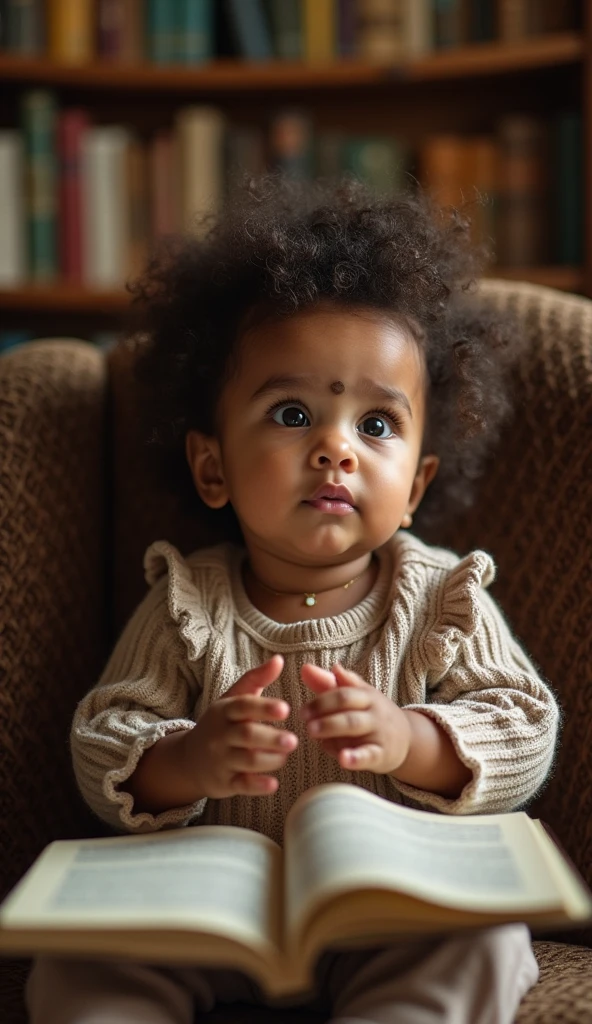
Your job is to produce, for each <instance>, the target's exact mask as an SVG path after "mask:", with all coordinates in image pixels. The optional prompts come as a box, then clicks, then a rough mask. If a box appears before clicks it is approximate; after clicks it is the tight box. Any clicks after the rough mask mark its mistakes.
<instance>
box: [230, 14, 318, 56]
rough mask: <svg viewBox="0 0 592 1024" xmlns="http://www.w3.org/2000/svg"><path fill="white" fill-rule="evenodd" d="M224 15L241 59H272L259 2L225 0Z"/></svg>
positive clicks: (265, 22)
mask: <svg viewBox="0 0 592 1024" xmlns="http://www.w3.org/2000/svg"><path fill="white" fill-rule="evenodd" d="M320 2H323V0H320ZM226 14H227V18H228V22H229V27H230V30H231V34H232V36H233V37H234V40H235V43H236V46H237V49H238V52H239V54H240V56H241V57H245V58H246V59H247V60H270V59H271V58H272V57H273V42H272V37H271V31H270V28H269V25H268V24H267V20H266V17H265V9H264V7H263V4H262V3H261V0H226Z"/></svg>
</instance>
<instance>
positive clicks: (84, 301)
mask: <svg viewBox="0 0 592 1024" xmlns="http://www.w3.org/2000/svg"><path fill="white" fill-rule="evenodd" d="M129 303H130V297H129V295H128V294H127V292H125V291H123V289H122V290H119V289H115V288H113V289H109V290H104V291H103V290H102V289H97V288H84V287H78V286H76V285H71V284H64V283H62V282H56V283H55V284H44V285H35V284H31V285H23V287H22V288H10V289H9V288H6V289H0V309H17V310H22V312H23V313H26V312H27V311H30V312H35V313H38V312H59V313H93V314H94V313H99V314H101V313H107V314H117V313H121V312H123V311H125V310H126V309H127V307H128V306H129Z"/></svg>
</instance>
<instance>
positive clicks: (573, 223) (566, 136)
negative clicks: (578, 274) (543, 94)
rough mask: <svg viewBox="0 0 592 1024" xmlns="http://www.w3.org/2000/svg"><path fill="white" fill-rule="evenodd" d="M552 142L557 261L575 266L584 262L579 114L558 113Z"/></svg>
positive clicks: (572, 112)
mask: <svg viewBox="0 0 592 1024" xmlns="http://www.w3.org/2000/svg"><path fill="white" fill-rule="evenodd" d="M554 142H555V145H554V148H555V160H554V164H555V190H554V191H555V222H556V229H555V240H556V242H555V244H556V249H557V255H556V258H557V262H558V263H560V264H563V265H566V264H568V265H576V266H577V265H578V264H580V263H582V262H583V259H584V232H583V225H584V174H583V171H584V153H583V139H582V115H581V114H580V113H579V111H576V110H573V111H566V112H564V113H562V114H559V116H558V118H557V120H556V122H555V131H554Z"/></svg>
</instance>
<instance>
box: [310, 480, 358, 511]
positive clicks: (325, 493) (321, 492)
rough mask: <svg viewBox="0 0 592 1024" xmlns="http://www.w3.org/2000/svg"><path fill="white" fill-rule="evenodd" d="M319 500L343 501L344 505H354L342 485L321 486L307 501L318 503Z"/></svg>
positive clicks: (349, 494)
mask: <svg viewBox="0 0 592 1024" xmlns="http://www.w3.org/2000/svg"><path fill="white" fill-rule="evenodd" d="M319 498H326V499H327V500H328V501H345V502H346V504H348V505H352V506H353V504H354V499H353V498H352V496H351V493H350V491H348V489H347V487H344V486H343V484H321V486H320V487H317V489H316V491H315V492H314V494H312V495H311V496H310V498H308V501H318V499H319Z"/></svg>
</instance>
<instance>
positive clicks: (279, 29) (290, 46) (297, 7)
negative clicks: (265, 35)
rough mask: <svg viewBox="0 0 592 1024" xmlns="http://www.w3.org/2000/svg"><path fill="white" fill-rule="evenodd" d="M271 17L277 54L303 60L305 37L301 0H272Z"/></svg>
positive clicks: (282, 58) (284, 58) (287, 58)
mask: <svg viewBox="0 0 592 1024" xmlns="http://www.w3.org/2000/svg"><path fill="white" fill-rule="evenodd" d="M269 17H270V22H271V29H272V36H273V44H274V49H275V52H276V54H277V56H278V57H280V58H281V60H301V59H302V55H303V39H302V4H301V3H300V0H270V3H269Z"/></svg>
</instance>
